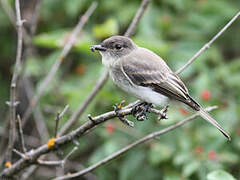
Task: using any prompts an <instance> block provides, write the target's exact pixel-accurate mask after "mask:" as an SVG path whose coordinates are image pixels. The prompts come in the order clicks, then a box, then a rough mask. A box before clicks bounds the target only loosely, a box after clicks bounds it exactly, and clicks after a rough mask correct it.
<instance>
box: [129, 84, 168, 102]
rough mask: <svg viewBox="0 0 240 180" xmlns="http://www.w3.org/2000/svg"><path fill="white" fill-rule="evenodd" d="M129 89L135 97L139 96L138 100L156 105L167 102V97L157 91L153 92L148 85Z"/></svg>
mask: <svg viewBox="0 0 240 180" xmlns="http://www.w3.org/2000/svg"><path fill="white" fill-rule="evenodd" d="M130 91H131V94H133V95H134V96H135V97H137V98H139V99H140V100H142V101H145V102H148V103H153V104H155V105H157V106H165V105H167V103H168V97H166V96H164V95H162V94H159V93H157V92H154V91H153V90H152V89H151V88H149V87H142V86H137V87H135V88H133V89H132V90H130Z"/></svg>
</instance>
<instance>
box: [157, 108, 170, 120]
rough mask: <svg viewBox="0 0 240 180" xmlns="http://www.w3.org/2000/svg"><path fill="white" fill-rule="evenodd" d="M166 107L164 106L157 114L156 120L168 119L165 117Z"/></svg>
mask: <svg viewBox="0 0 240 180" xmlns="http://www.w3.org/2000/svg"><path fill="white" fill-rule="evenodd" d="M168 107H169V106H168V105H167V106H165V107H164V108H163V109H162V110H161V111H160V113H159V116H158V120H159V121H160V120H162V119H168V117H167V111H168Z"/></svg>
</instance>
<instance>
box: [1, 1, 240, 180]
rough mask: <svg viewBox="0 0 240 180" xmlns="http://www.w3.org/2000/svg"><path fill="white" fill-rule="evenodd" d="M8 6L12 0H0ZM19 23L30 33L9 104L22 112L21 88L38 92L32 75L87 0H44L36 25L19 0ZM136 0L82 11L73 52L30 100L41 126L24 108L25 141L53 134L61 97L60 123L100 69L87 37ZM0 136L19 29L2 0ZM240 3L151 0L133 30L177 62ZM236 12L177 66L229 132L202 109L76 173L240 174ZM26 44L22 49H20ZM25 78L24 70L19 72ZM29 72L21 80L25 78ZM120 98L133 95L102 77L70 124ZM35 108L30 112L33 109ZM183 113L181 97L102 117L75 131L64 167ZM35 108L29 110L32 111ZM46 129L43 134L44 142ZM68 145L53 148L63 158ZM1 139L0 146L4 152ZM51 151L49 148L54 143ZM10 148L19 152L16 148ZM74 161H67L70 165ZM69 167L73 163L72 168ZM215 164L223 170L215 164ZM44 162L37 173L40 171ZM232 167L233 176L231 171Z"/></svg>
mask: <svg viewBox="0 0 240 180" xmlns="http://www.w3.org/2000/svg"><path fill="white" fill-rule="evenodd" d="M6 3H7V4H8V5H10V6H11V7H12V8H14V1H13V0H9V1H6ZM20 3H21V10H22V16H23V19H26V20H27V22H26V23H25V28H26V30H27V31H28V32H29V33H30V34H32V36H33V46H31V47H30V48H27V46H26V45H25V46H24V52H23V53H24V54H23V61H24V62H23V63H24V64H25V66H24V69H23V71H22V72H23V75H22V76H21V77H24V78H21V79H20V80H19V88H18V92H19V93H18V97H19V100H20V102H21V103H20V105H19V106H18V108H17V112H18V113H19V114H20V115H22V114H23V113H24V111H25V110H26V108H27V106H28V102H29V99H28V94H29V93H30V94H33V93H34V92H36V90H37V88H38V87H39V84H40V83H41V82H42V80H43V78H44V77H45V76H46V74H47V73H48V72H49V70H50V68H51V66H52V65H53V64H54V62H55V61H56V60H57V58H58V56H59V54H60V52H61V50H62V48H63V46H64V44H65V42H66V41H67V40H68V38H69V35H70V33H71V31H72V29H73V28H74V27H75V25H76V24H77V22H78V20H79V17H80V16H81V15H82V14H83V13H84V12H85V11H86V9H87V8H88V7H89V5H90V3H91V1H89V0H67V1H66V0H51V1H49V0H42V1H41V2H40V5H39V6H38V8H40V13H39V17H38V18H37V19H38V21H37V23H36V25H37V26H36V27H35V29H34V28H32V26H31V23H34V22H33V20H34V18H35V17H34V11H35V10H36V3H37V0H34V1H33V0H32V1H31V0H21V1H20ZM140 3H141V1H139V0H131V1H122V0H114V1H109V0H101V1H99V3H98V7H97V9H96V10H95V11H94V13H93V15H92V16H91V17H90V18H89V20H88V22H87V24H86V25H85V26H84V28H83V30H82V32H81V33H80V35H79V36H78V40H77V42H76V43H75V44H74V47H73V49H72V51H71V53H70V54H69V55H68V56H67V57H66V59H65V60H64V61H63V63H62V65H61V66H60V69H59V70H58V72H57V75H56V76H55V77H54V79H53V81H52V83H50V85H49V86H48V87H47V89H45V91H44V95H43V96H42V97H41V99H40V102H39V103H38V106H37V108H36V109H37V110H35V112H36V111H37V112H38V113H40V114H38V115H37V116H38V118H39V117H40V120H41V119H42V120H44V122H45V123H46V126H47V131H48V133H49V135H46V134H45V133H44V132H42V133H43V134H41V133H39V132H38V131H37V130H36V123H37V121H34V119H36V117H34V116H32V117H31V121H28V124H27V126H26V127H25V128H24V134H25V135H26V138H25V141H26V144H27V148H28V150H30V149H31V148H35V147H38V146H39V145H40V144H43V143H45V142H47V138H49V137H52V136H54V128H55V120H54V119H55V117H56V114H57V112H58V111H60V110H62V109H63V108H64V106H65V105H66V104H69V105H70V108H69V110H68V112H67V113H66V114H65V115H64V117H63V119H61V121H60V126H62V125H63V124H64V123H65V122H66V121H67V120H68V119H69V117H70V116H71V115H72V113H73V112H74V111H76V110H77V108H78V107H79V105H80V104H81V103H82V102H83V101H84V100H85V98H86V96H87V95H88V94H89V92H90V91H91V90H92V88H93V87H94V85H95V83H96V82H97V79H98V78H99V77H100V76H101V75H102V74H103V72H104V67H103V66H102V64H101V61H100V59H101V57H100V55H99V54H98V53H91V51H90V50H89V47H90V46H91V45H93V44H97V43H99V42H101V41H102V40H103V39H105V38H107V37H109V36H112V35H117V34H120V35H122V34H124V32H125V31H126V29H127V27H128V25H129V24H130V22H131V20H132V18H133V16H134V15H135V13H136V11H137V9H138V7H139V5H140ZM0 6H1V7H0V34H1V36H0V49H1V50H0V114H1V120H0V136H1V137H0V141H1V142H0V143H2V146H1V147H4V145H5V146H6V144H7V141H6V138H7V136H6V134H8V131H7V128H6V125H5V123H6V121H7V120H8V118H9V107H8V106H7V105H6V104H5V102H6V101H8V100H9V96H10V95H9V87H10V81H11V77H12V72H13V67H14V66H13V65H14V63H15V56H16V44H17V34H16V30H15V29H14V27H13V25H12V24H11V23H10V21H9V18H8V16H7V15H6V13H5V11H4V10H3V8H4V7H3V6H2V4H1V5H0ZM239 9H240V1H239V0H217V1H216V0H171V1H169V0H158V1H157V0H153V1H152V2H151V3H150V5H149V7H148V8H147V10H146V12H145V14H144V16H143V18H142V19H141V21H140V23H139V25H138V27H137V29H136V33H135V34H134V36H133V37H132V39H133V40H134V41H135V42H136V43H137V44H138V45H140V46H143V47H146V48H149V49H151V50H153V51H154V52H155V53H157V54H158V55H160V56H161V57H162V58H163V59H165V61H166V62H167V63H168V65H169V66H170V67H171V68H172V69H173V70H177V69H178V68H180V67H181V66H182V65H184V64H185V63H186V62H187V60H188V59H189V58H191V57H192V56H193V55H194V54H195V53H196V52H197V51H198V50H199V49H200V48H201V47H202V46H203V45H204V44H205V43H207V42H208V41H209V40H210V39H211V38H212V37H213V36H214V35H215V34H216V33H217V32H218V31H219V30H220V29H221V28H222V27H223V26H224V25H225V24H226V23H227V22H228V21H229V20H230V19H231V18H232V17H233V16H234V15H235V14H236V13H237V12H238V11H239ZM239 43H240V19H238V20H237V21H236V22H234V24H233V25H232V26H230V28H229V29H228V30H226V31H225V32H224V33H223V35H221V36H220V38H219V39H218V40H216V41H215V42H214V43H213V45H212V46H211V48H209V49H208V50H207V51H206V52H204V53H203V54H202V55H201V56H200V57H199V58H198V59H197V60H196V61H195V62H194V63H193V64H192V65H191V66H190V67H188V68H187V69H186V70H184V72H182V73H181V74H180V77H181V78H182V79H183V81H184V82H185V83H186V85H187V87H188V88H189V91H190V94H191V95H192V96H193V97H195V99H196V100H198V101H199V102H200V103H201V104H202V105H203V106H204V107H206V106H212V105H217V106H218V107H219V108H218V109H217V110H214V111H213V112H211V114H212V116H213V117H215V119H217V120H218V122H219V123H220V124H221V125H222V126H223V127H225V129H226V130H227V131H228V132H229V133H230V135H231V137H232V141H230V142H228V141H227V140H226V138H225V137H224V136H222V135H221V133H219V131H218V130H217V129H216V128H214V127H213V126H211V125H209V124H208V123H206V122H205V121H204V120H202V119H201V118H196V120H194V121H192V122H190V123H188V124H186V125H184V126H183V127H181V128H178V129H176V130H174V131H172V132H169V133H167V134H165V135H163V136H161V138H160V139H159V140H151V141H148V142H147V143H144V144H142V145H140V146H137V147H135V148H134V149H132V150H131V151H129V152H128V153H126V154H124V155H122V156H121V157H119V158H118V159H116V160H114V161H112V162H110V163H108V164H107V165H104V166H101V167H100V168H98V169H96V170H94V171H93V172H92V174H91V176H84V177H82V178H81V179H101V180H112V179H119V180H130V179H139V180H141V179H148V180H155V179H163V180H178V179H182V180H187V179H196V180H198V179H199V180H205V179H209V180H213V179H214V178H215V179H219V175H220V176H221V177H223V179H234V178H235V179H240V171H239V167H240V156H239V153H240V118H239V117H240V104H239V103H240V49H239V48H240V44H239ZM26 49H28V50H29V51H30V53H29V52H27V50H26ZM24 79H25V80H24ZM26 79H27V80H26ZM122 100H126V103H130V102H133V101H135V98H133V97H130V96H128V95H127V94H126V93H124V92H123V91H121V90H119V89H118V88H117V87H116V86H115V85H114V84H113V83H112V81H111V80H110V79H109V80H108V82H107V83H106V84H105V86H104V87H103V89H102V90H101V91H100V92H99V93H98V95H97V96H96V98H95V99H94V100H93V101H92V102H91V103H90V105H89V106H88V108H87V110H86V111H85V113H84V114H83V115H82V116H81V118H80V119H79V121H78V123H77V124H76V125H75V128H76V127H78V126H79V125H81V124H83V123H84V122H86V121H87V120H88V119H87V114H91V115H92V116H96V115H99V114H102V113H104V112H107V111H110V110H113V108H112V106H113V105H114V104H116V103H120V102H121V101H122ZM34 114H35V113H34ZM190 114H191V113H190V112H188V111H187V110H186V109H184V107H178V106H176V107H175V106H171V107H170V109H169V111H168V117H169V119H167V120H162V121H161V122H158V121H157V120H156V116H155V115H152V114H149V119H148V120H146V121H144V122H138V121H136V120H135V119H134V118H133V117H129V119H130V120H132V121H134V123H135V127H134V128H130V127H127V126H126V125H124V124H122V123H121V122H120V121H119V120H118V119H112V120H110V121H108V122H106V123H105V124H102V125H100V126H99V127H98V128H96V129H94V131H92V132H91V133H89V134H87V135H86V136H84V137H82V138H80V139H78V141H79V146H78V150H77V151H76V152H75V153H74V154H73V155H71V157H70V158H69V161H70V162H71V163H67V164H66V167H65V172H69V171H71V172H74V171H76V170H79V169H80V167H81V166H85V167H87V166H89V165H91V164H93V163H95V162H97V161H99V160H101V159H103V158H104V157H106V156H108V155H110V154H112V153H114V152H116V151H117V150H119V149H120V148H122V147H124V146H126V145H127V144H130V143H131V142H133V141H135V140H137V139H138V138H140V137H142V136H144V135H146V134H148V133H150V132H154V131H156V130H159V129H163V128H164V127H167V126H169V125H171V124H173V123H175V122H178V121H180V120H182V119H184V118H186V117H188V116H189V115H190ZM38 118H37V119H38ZM42 136H45V142H43V141H44V140H43V139H44V138H42ZM73 146H74V145H68V146H65V148H63V149H61V150H60V151H58V152H54V154H56V155H57V156H58V157H59V158H60V159H61V158H63V157H64V156H65V155H66V154H67V153H68V152H69V151H70V150H71V149H72V147H73ZM2 151H3V149H0V152H1V156H3V154H4V153H3V152H2ZM52 154H53V153H52ZM16 158H18V157H17V156H16ZM72 166H74V167H72ZM74 168H75V169H74ZM58 169H59V168H56V167H51V168H49V167H41V168H38V169H37V170H36V171H35V172H34V174H33V175H32V176H31V178H29V179H49V178H51V177H55V176H56V172H57V170H58ZM220 170H221V171H220ZM43 172H44V173H43ZM233 177H234V178H233Z"/></svg>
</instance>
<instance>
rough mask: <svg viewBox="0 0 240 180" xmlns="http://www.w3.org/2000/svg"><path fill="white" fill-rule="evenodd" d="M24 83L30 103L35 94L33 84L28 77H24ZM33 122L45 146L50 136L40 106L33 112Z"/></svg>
mask: <svg viewBox="0 0 240 180" xmlns="http://www.w3.org/2000/svg"><path fill="white" fill-rule="evenodd" d="M22 81H23V88H24V90H25V92H26V96H27V99H28V101H30V100H31V98H32V97H33V93H34V88H33V84H32V82H31V81H30V79H29V78H28V77H26V76H23V77H22ZM33 120H34V122H35V124H36V129H37V131H38V134H39V136H40V139H41V142H42V144H43V143H45V142H46V141H47V140H48V139H49V137H50V136H49V132H48V128H47V125H46V122H45V120H44V117H43V114H42V112H41V110H40V108H39V107H38V106H37V107H36V108H35V110H34V111H33Z"/></svg>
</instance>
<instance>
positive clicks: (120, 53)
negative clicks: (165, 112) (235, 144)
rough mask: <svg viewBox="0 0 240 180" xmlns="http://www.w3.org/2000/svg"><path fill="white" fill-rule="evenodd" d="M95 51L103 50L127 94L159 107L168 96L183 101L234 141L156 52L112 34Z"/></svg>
mask: <svg viewBox="0 0 240 180" xmlns="http://www.w3.org/2000/svg"><path fill="white" fill-rule="evenodd" d="M91 50H92V51H93V52H94V51H95V50H98V51H99V52H100V54H101V55H102V63H103V64H104V65H105V66H106V67H107V68H108V69H109V74H110V77H111V78H112V79H113V81H114V83H115V84H117V86H119V87H120V88H121V89H123V90H124V91H126V92H127V93H130V94H132V95H133V96H135V97H136V98H138V99H140V100H142V101H143V102H147V103H153V104H155V105H158V106H163V105H166V104H167V102H168V99H172V100H177V101H180V102H183V103H185V104H186V105H188V106H190V107H191V108H192V109H193V110H195V111H197V112H199V114H200V115H201V117H202V118H204V119H205V120H207V121H208V122H209V123H211V124H212V125H214V126H215V127H216V128H218V129H219V130H220V131H221V132H222V133H223V134H224V136H226V137H227V138H228V139H229V140H230V136H229V135H228V133H227V132H226V131H225V130H224V129H223V128H222V127H221V126H220V125H219V124H218V123H217V121H215V120H214V119H213V118H212V117H211V116H210V115H209V114H208V113H207V112H206V111H205V110H204V109H203V108H202V107H201V106H200V105H199V103H197V102H196V101H195V100H194V99H193V98H192V97H190V95H189V93H188V89H187V88H186V86H185V85H184V83H183V82H182V80H181V79H180V78H179V77H178V76H177V75H176V74H175V73H174V72H173V71H172V70H171V69H170V68H169V67H168V65H167V64H166V63H165V61H164V60H163V59H162V58H161V57H159V56H158V55H156V54H155V53H154V52H152V51H150V50H148V49H145V48H142V47H139V46H137V45H136V44H135V43H134V42H133V41H132V40H131V39H130V38H127V37H124V36H112V37H110V38H108V39H106V40H104V41H103V42H102V43H101V44H100V45H94V46H91Z"/></svg>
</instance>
